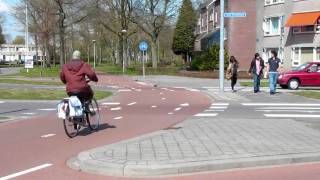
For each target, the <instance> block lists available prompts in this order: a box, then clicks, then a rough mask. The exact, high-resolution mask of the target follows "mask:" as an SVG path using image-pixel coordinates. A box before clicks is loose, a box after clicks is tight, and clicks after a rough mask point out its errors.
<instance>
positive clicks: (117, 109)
mask: <svg viewBox="0 0 320 180" xmlns="http://www.w3.org/2000/svg"><path fill="white" fill-rule="evenodd" d="M121 109H122V108H121V107H116V108H111V109H110V110H111V111H120V110H121Z"/></svg>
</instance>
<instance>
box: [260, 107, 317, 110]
mask: <svg viewBox="0 0 320 180" xmlns="http://www.w3.org/2000/svg"><path fill="white" fill-rule="evenodd" d="M257 109H259V110H273V109H275V110H279V109H284V110H289V109H290V110H300V109H301V110H319V109H320V107H318V108H317V107H264V108H257Z"/></svg>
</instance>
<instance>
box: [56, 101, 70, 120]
mask: <svg viewBox="0 0 320 180" xmlns="http://www.w3.org/2000/svg"><path fill="white" fill-rule="evenodd" d="M67 107H68V103H66V101H61V102H60V103H59V104H58V107H57V110H58V118H59V119H66V111H67Z"/></svg>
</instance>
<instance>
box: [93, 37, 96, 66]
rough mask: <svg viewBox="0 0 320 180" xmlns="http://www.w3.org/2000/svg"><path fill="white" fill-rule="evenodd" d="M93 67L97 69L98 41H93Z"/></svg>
mask: <svg viewBox="0 0 320 180" xmlns="http://www.w3.org/2000/svg"><path fill="white" fill-rule="evenodd" d="M93 68H94V69H96V42H94V43H93Z"/></svg>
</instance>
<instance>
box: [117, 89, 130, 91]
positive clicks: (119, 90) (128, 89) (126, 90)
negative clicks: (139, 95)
mask: <svg viewBox="0 0 320 180" xmlns="http://www.w3.org/2000/svg"><path fill="white" fill-rule="evenodd" d="M131 91H132V90H131V89H119V90H118V92H131Z"/></svg>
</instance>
